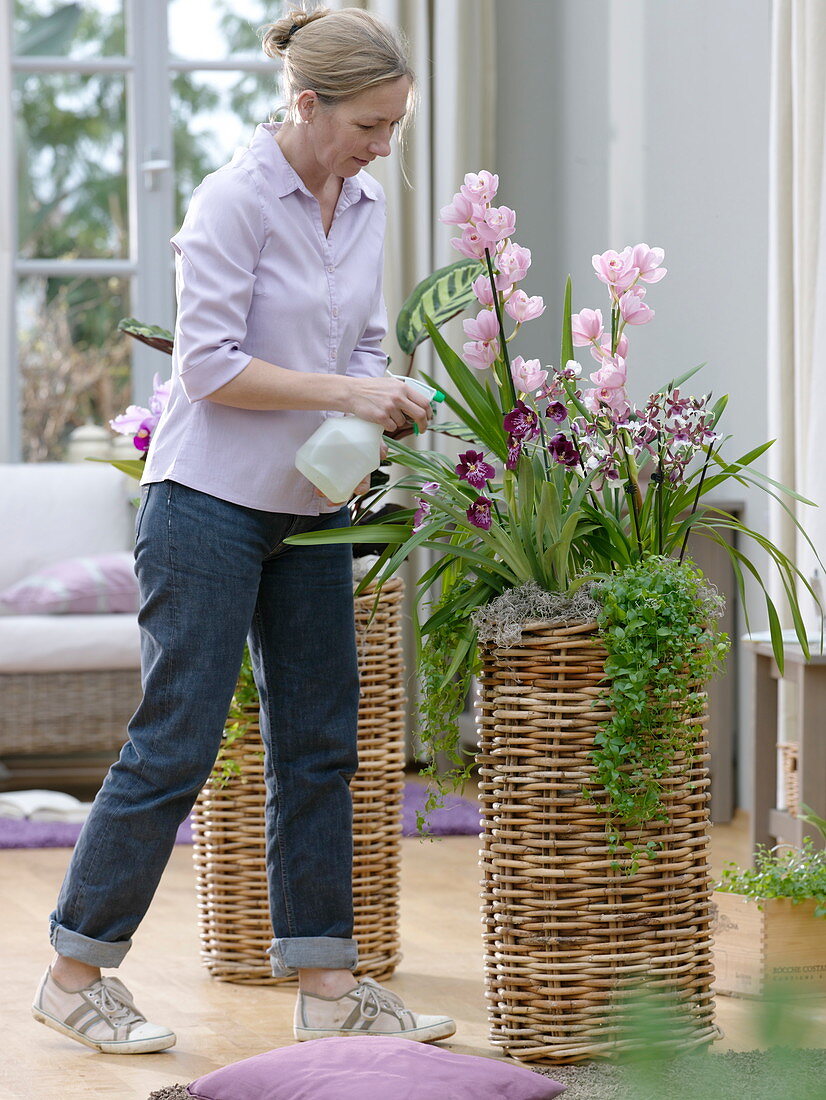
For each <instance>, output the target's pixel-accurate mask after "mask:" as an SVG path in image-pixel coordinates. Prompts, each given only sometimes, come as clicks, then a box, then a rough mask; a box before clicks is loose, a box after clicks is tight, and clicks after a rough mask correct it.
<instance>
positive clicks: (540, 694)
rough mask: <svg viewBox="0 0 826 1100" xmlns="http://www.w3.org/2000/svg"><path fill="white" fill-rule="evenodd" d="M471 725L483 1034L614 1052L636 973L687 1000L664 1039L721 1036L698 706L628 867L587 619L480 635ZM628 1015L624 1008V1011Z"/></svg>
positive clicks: (564, 1057) (679, 1041) (543, 1050)
mask: <svg viewBox="0 0 826 1100" xmlns="http://www.w3.org/2000/svg"><path fill="white" fill-rule="evenodd" d="M481 656H482V661H483V671H482V674H481V676H480V686H479V699H478V702H477V707H478V712H477V713H478V717H477V721H478V726H479V733H480V751H479V758H478V759H479V765H480V775H481V796H482V803H483V821H484V831H483V835H482V842H483V848H482V851H481V853H480V854H481V866H482V874H483V881H482V903H483V909H482V912H483V922H484V945H485V976H486V995H487V998H488V1002H489V1018H490V1039H491V1042H492V1043H493V1044H494V1045H496V1046H498V1047H500V1048H502V1049H503V1050H505V1051H506V1052H507V1053H509V1054H511V1055H513V1056H514V1057H516V1058H519V1059H521V1060H523V1061H526V1062H548V1063H555V1062H556V1063H558V1062H576V1061H581V1060H584V1059H588V1058H594V1057H597V1056H610V1055H614V1054H617V1053H619V1052H620V1051H621V1050H622V1049H624V1048H625V1047H627V1046H629V1045H632V1044H633V1045H636V1044H638V1043H639V1039H638V1038H637V1039H634V1038H629V1037H628V1032H627V1031H626V1030H625V1022H624V1021H623V1009H622V1007H621V1004H622V994H623V991H624V990H626V989H629V988H631V987H633V986H634V984H635V983H638V982H640V981H641V980H644V981H645V983H646V986H647V988H648V990H649V991H650V990H652V989H653V990H654V991H655V993H659V992H663V993H664V992H666V991H667V992H668V994H669V996H670V997H672V998H674V999H675V1000H676V1001H677V1002H678V1003H679V1005H680V1008H681V1009H682V1010H684V1014H685V1015H684V1022H683V1024H682V1025H681V1026H680V1027H678V1030H677V1036H676V1042H675V1044H674V1045H675V1046H676V1049H679V1050H685V1049H690V1048H691V1047H694V1046H699V1045H702V1044H705V1043H708V1042H710V1041H711V1040H712V1039H715V1038H717V1037H718V1036H719V1032H718V1030H717V1028H716V1027H715V1026H714V1023H713V1007H714V1002H713V996H712V993H711V981H712V962H711V935H710V931H709V929H710V924H711V919H712V912H711V902H710V898H711V883H710V879H709V869H708V860H707V846H708V814H709V779H708V773H707V761H708V753H707V748H706V742H705V732H704V729H703V726H704V721H705V719H703V720H696V719H695V720H694V722H693V724H694V725H695V726H696V734H697V742H696V746H697V747H696V753H695V754H694V755H693V757H692V758H682V759H679V758H678V759H676V760H675V761H674V764H673V766H671V767H670V769H669V772H668V774H667V775H666V776H665V777H664V779H663V786H664V788H665V794H664V801H665V804H666V806H667V811H668V820H667V821H661V822H656V823H654V824H651V825H650V826H647V827H645V828H643V829H640V830H636V831H634V832H629V833H627V834H626V836H628V837H629V838H634V839H635V840H636V842H637V844H638V845H640V846H644V845H645V844H646V843H647V842H648V841H649V840H653V841H654V842H655V843H656V844H657V845H658V848H657V849H656V850H655V853H654V857H653V858H652V859H650V860H649V859H645V858H643V859H642V861H641V862H642V866H640V868H639V870H638V871H637V872H636V873H633V874H629V873H628V869H627V868H626V870H622V869H617V867H616V861H617V859H620V860H621V859H622V857H621V856H619V857H618V856H616V855H614V854H613V853H612V852H611V850H610V847H609V845H608V841H607V838H606V830H605V816H604V815H602V814H600V813H599V811H598V810H597V809H596V807H595V806H594V804H593V802H592V800H591V795H592V794H593V795H594V797H596V798H597V799H599V798H600V794H599V793H597V792H598V787H597V785H596V783H595V781H594V771H595V770H594V767H593V765H592V763H591V759H590V752H591V748H592V745H593V739H594V735H595V733H596V732H597V730H598V728H599V725H600V723H601V722H602V721H604V720H605V718H606V717H607V716H608V714H609V713H610V712H609V710H608V707H607V702H606V698H605V688H604V675H603V660H604V658H605V656H606V654H605V651H604V650H603V649H602V647H601V645H600V643H599V640H598V637H597V636H596V627H595V624H593V623H590V624H581V623H580V624H568V625H564V624H563V625H562V626H550V625H548V624H547V623H529V624H527V625H526V626H525V627H523V632H522V637H521V642H520V643H519V644H517V645H514V646H512V647H511V648H508V649H501V648H495V647H493V646H492V645H488V646H485V647H483V649H482V653H481ZM626 1022H627V1021H626Z"/></svg>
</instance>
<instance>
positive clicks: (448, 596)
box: [416, 578, 478, 836]
mask: <svg viewBox="0 0 826 1100" xmlns="http://www.w3.org/2000/svg"><path fill="white" fill-rule="evenodd" d="M463 586H464V587H466V588H468V589H469V588H470V585H469V584H468V582H467V581H466V580H460V581H459V582H458V585H451V583H450V581H449V579H447V578H445V580H444V584H443V590H442V597H441V600H440V601H439V602H438V603H437V604H436V605H435V607H434V608H433V609H432V610H433V615H432V617H431V619H430V622H429V624H428V627H429V629H428V633H427V635H426V637H425V639H424V640H423V641H422V639H418V642H419V644H418V646H417V648H418V650H419V661H418V673H419V685H420V697H419V698H420V701H419V726H418V729H417V731H416V735H417V739H418V741H419V745H420V747H421V749H422V750H423V751H424V753H425V761H426V762H425V765H424V767H423V768H422V774H423V775H425V776H427V777H428V785H427V796H426V798H425V803H424V807H423V809H422V810H419V811H417V813H416V825H417V828H418V831H419V833H420V834H421V835H422V836H429V835H431V834H430V829H429V826H428V817H429V815H430V814H431V813H432V812H433V811H434V810H437V809H439V808H440V807H441V806H443V805H444V797H445V794H447V793H448V792H449V791H455V790H459V789H460V788H461V787H462V786H463V785H464V783H465V782H466V781H467V780H468V779H470V777H471V775H472V771H473V762H474V761H473V755H472V754H470V753H465V752H463V750H462V745H461V735H460V729H459V715H460V714H461V713H462V711H463V710H464V706H465V700H466V699H467V696H468V692H469V691H470V688H471V683H472V680H473V674H474V672H475V671H476V669H477V666H478V657H476V659H474V658H473V656H471V658H470V659H468V658H467V656H466V655H465V651H464V647H462V646H461V643H462V639H463V638H465V637H466V635H467V633H468V630H469V629H472V625H471V623H470V611H469V610H468V611H466V612H465V614H455V613H451V614H448V615H445V614H440V611H442V610H443V609H445V608H447V609H448V610H450V608H451V604H452V599H453V598H455V597H456V595H457V591H456V588H461V587H463ZM474 652H475V651H474ZM457 655H460V656H461V660H458V661H457ZM446 672H447V673H448V675H445V673H446ZM445 761H447V767H445V766H444V765H445Z"/></svg>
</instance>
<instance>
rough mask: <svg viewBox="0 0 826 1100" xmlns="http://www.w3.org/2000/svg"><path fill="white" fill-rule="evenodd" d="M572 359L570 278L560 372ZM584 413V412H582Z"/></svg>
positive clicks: (567, 284)
mask: <svg viewBox="0 0 826 1100" xmlns="http://www.w3.org/2000/svg"><path fill="white" fill-rule="evenodd" d="M573 357H574V337H573V329H572V322H571V276H570V275H569V276H568V278H567V280H566V282H565V297H564V299H563V302H562V352H561V354H560V357H559V367H560V370H562V369H564V368H565V365H566V364H567V363H568V362H569V360H571V359H573ZM583 411H584V410H583Z"/></svg>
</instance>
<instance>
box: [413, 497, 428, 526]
mask: <svg viewBox="0 0 826 1100" xmlns="http://www.w3.org/2000/svg"><path fill="white" fill-rule="evenodd" d="M416 503H417V504H418V508H417V509H416V514H415V515H414V516H413V530H414V531H421V529H422V527H424V525H425V523H426V522H427V517H428V516H429V515H430V510H431V508H432V505H431V503H430V501H429V500H421V499H417V501H416Z"/></svg>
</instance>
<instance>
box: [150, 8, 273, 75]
mask: <svg viewBox="0 0 826 1100" xmlns="http://www.w3.org/2000/svg"><path fill="white" fill-rule="evenodd" d="M276 7H277V5H274V4H272V3H271V2H270V0H169V52H170V53H171V54H172V55H173V56H175V57H184V58H189V59H197V60H200V61H225V60H226V59H227V58H228V57H256V58H262V57H263V54H262V53H261V42H260V39H259V38H258V36H257V34H256V31H257V30H258V28H259V27H261V26H263V25H264V24H265V23H272V22H273V21H274V20H275V19H277V18H278V13H276V14H275V15H274V14H273V12H274V10H275V8H276Z"/></svg>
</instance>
